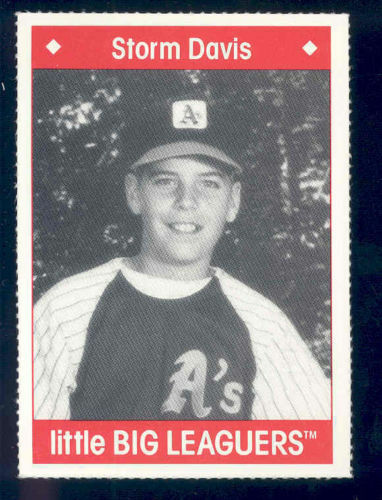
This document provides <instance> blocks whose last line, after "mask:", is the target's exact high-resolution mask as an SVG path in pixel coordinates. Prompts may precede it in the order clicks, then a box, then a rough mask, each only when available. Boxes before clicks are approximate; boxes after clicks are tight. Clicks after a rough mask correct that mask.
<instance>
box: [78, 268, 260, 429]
mask: <svg viewBox="0 0 382 500" xmlns="http://www.w3.org/2000/svg"><path fill="white" fill-rule="evenodd" d="M254 377H255V360H254V357H253V354H252V349H251V344H250V338H249V332H248V330H247V328H246V326H245V325H244V323H243V321H242V320H241V319H240V318H239V316H238V315H237V313H236V311H235V310H234V308H233V306H232V305H231V303H230V302H229V301H228V299H227V298H226V296H225V295H224V293H223V292H222V290H221V287H220V283H219V281H218V279H217V278H212V279H211V281H210V282H209V283H208V284H207V285H206V286H205V287H204V288H203V289H202V290H200V291H199V292H197V293H195V294H193V295H190V296H188V297H184V298H181V299H158V298H155V297H151V296H149V295H145V294H143V293H141V292H140V291H138V290H137V289H136V288H134V287H133V286H132V285H131V284H130V283H129V282H128V281H127V280H126V279H125V277H124V276H123V275H122V273H121V272H119V273H118V274H117V276H116V277H115V279H114V280H113V281H112V282H111V283H110V284H109V285H108V286H107V287H106V289H105V291H104V293H103V295H102V297H101V298H100V300H99V302H98V304H97V307H96V309H95V311H94V313H93V315H92V318H91V320H90V323H89V328H88V334H87V339H86V344H85V350H84V354H83V357H82V360H81V363H80V367H79V370H78V374H77V388H76V390H75V391H74V392H73V394H72V395H71V398H70V410H71V419H72V420H198V419H205V420H232V419H233V420H247V419H250V418H251V406H252V401H253V392H252V383H253V380H254Z"/></svg>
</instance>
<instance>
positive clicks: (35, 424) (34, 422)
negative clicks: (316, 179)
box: [31, 26, 334, 464]
mask: <svg viewBox="0 0 382 500" xmlns="http://www.w3.org/2000/svg"><path fill="white" fill-rule="evenodd" d="M60 28H68V27H60ZM70 28H73V27H70ZM76 28H83V27H76ZM87 28H92V29H94V28H95V27H87ZM113 28H116V29H118V27H113ZM134 28H136V29H140V28H141V27H134ZM150 28H160V29H161V30H164V29H166V28H167V27H165V26H161V27H158V26H156V27H150ZM177 28H178V27H177ZM179 28H180V27H179ZM182 28H183V29H187V28H190V27H182ZM204 28H207V27H204ZM219 28H228V27H219ZM244 28H247V29H248V27H244ZM279 28H281V27H278V28H275V27H273V29H279ZM299 28H300V27H296V28H295V29H299ZM315 28H317V27H315ZM325 28H326V29H327V30H329V47H331V43H330V33H331V28H330V27H325ZM36 29H39V30H42V32H43V31H44V30H50V29H52V27H46V26H44V27H41V26H39V27H32V31H31V34H32V33H33V43H35V41H36V37H35V33H36V32H35V30H36ZM191 29H192V28H191ZM209 29H216V27H214V28H211V27H209ZM54 30H55V31H57V27H54ZM48 35H49V31H48ZM44 36H46V33H45V34H44ZM32 51H33V45H32ZM330 53H331V50H329V59H328V61H327V63H326V64H328V67H327V68H323V67H320V68H298V69H309V70H315V69H316V70H317V69H328V70H329V116H330V119H329V121H330V123H329V136H330V140H329V144H330V146H329V147H330V167H329V168H330V179H329V183H330V194H329V200H330V353H331V359H330V366H331V379H330V382H331V419H330V421H329V420H328V421H311V426H313V425H314V423H316V424H320V422H321V423H323V422H325V423H329V422H330V424H331V436H330V438H331V439H330V441H331V449H330V460H329V461H324V462H322V461H316V462H306V461H305V462H301V461H298V460H297V461H293V460H292V461H288V462H280V461H279V462H277V461H276V462H274V461H273V462H272V461H262V460H258V459H256V460H254V461H252V462H248V461H243V460H239V461H232V460H224V459H223V460H219V461H218V462H219V463H257V464H262V463H305V464H313V463H314V464H318V463H333V440H332V437H333V397H334V395H333V328H332V320H333V316H332V251H333V245H332V241H333V238H332V85H331V69H330V64H331V63H330ZM45 60H46V58H45ZM35 62H36V60H35V59H33V63H32V67H31V106H32V116H31V129H32V135H31V170H32V172H31V173H32V175H31V229H32V242H31V246H32V283H31V288H32V290H31V297H32V301H31V307H32V349H31V351H32V448H33V463H94V462H89V461H87V460H85V461H78V460H77V461H75V460H74V461H73V460H72V459H71V461H67V460H66V461H65V459H64V460H63V461H61V462H57V461H56V462H54V461H50V462H49V461H46V460H45V461H43V462H41V461H40V459H39V458H38V456H39V455H40V451H39V450H38V452H37V456H36V450H35V449H36V446H33V442H34V437H35V430H36V429H35V427H36V428H39V430H40V431H41V428H42V426H45V430H46V429H47V428H48V427H49V425H50V424H53V423H54V422H55V423H56V424H59V425H60V427H62V428H64V427H66V428H68V427H71V426H72V425H73V424H78V425H80V426H81V425H83V424H85V422H75V423H74V422H71V421H53V420H52V421H43V420H35V419H34V390H33V388H34V369H33V367H34V346H33V111H34V110H33V70H34V69H38V68H42V67H51V68H52V69H53V68H54V69H58V68H59V67H65V65H64V66H59V65H57V64H53V63H51V64H50V65H49V64H48V65H45V66H41V65H37V66H36V64H35ZM324 65H325V64H324ZM227 66H229V63H227V62H225V67H224V68H219V67H218V66H217V65H212V66H211V64H210V67H206V66H205V64H200V65H199V66H198V69H231V67H227ZM268 66H269V67H263V68H241V67H235V68H232V69H236V70H240V69H257V70H262V69H279V70H286V69H294V70H297V68H295V67H293V68H292V67H288V68H284V67H280V68H275V67H272V64H268ZM321 66H322V64H321ZM186 67H187V68H188V66H186ZM68 69H69V68H68ZM71 69H75V68H74V67H72V68H71ZM84 69H85V68H84ZM86 69H89V70H90V69H96V68H94V67H93V66H92V67H89V66H87V67H86ZM105 69H106V68H105ZM107 69H112V68H107ZM116 69H117V68H116ZM131 69H134V68H133V67H131ZM147 69H158V66H155V64H154V65H153V64H152V65H151V66H150V68H147ZM163 69H164V68H163ZM177 69H181V68H180V67H177ZM183 69H184V68H183ZM248 422H251V421H245V423H246V424H248ZM256 422H257V423H260V425H257V427H259V426H260V427H261V426H262V425H263V427H265V426H269V425H271V426H272V424H273V423H275V422H277V421H273V420H261V421H256ZM280 422H281V423H280V427H282V425H283V424H293V425H295V426H296V427H298V426H299V425H301V424H303V423H304V424H307V421H305V422H302V421H280ZM110 423H112V422H110ZM130 423H131V422H118V424H119V425H120V424H130ZM151 423H153V422H151ZM188 423H189V422H188ZM93 424H98V425H99V424H100V423H99V422H97V423H96V422H93ZM103 424H105V423H103ZM114 424H116V423H114ZM172 424H174V423H172ZM200 424H201V423H200V422H199V421H192V425H193V427H200ZM214 424H215V425H216V424H217V422H215V423H214ZM264 424H265V425H264ZM139 425H142V422H140V423H139ZM161 425H163V422H161ZM226 426H227V422H226V421H223V422H221V427H222V428H223V427H226ZM266 428H268V427H266ZM36 458H37V461H36ZM289 458H290V457H289ZM326 460H328V457H327V458H326ZM198 461H199V459H198ZM202 462H204V463H211V464H212V463H217V462H216V461H215V462H210V461H207V462H206V461H204V460H202ZM97 463H118V460H115V459H114V460H112V459H109V460H108V461H107V462H105V461H102V460H101V461H97ZM121 463H126V462H121ZM129 463H137V462H134V461H133V462H129ZM138 463H141V462H139V461H138ZM145 463H153V464H154V463H174V461H171V460H170V461H166V460H163V458H162V460H160V461H159V462H158V460H156V461H153V460H152V459H150V460H147V461H145ZM176 463H195V460H194V461H190V460H184V458H183V459H182V461H177V462H176Z"/></svg>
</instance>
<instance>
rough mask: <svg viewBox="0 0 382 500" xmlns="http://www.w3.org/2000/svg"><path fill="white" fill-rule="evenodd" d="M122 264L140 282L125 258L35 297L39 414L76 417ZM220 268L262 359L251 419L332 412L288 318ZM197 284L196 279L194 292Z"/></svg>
mask: <svg viewBox="0 0 382 500" xmlns="http://www.w3.org/2000/svg"><path fill="white" fill-rule="evenodd" d="M119 271H122V273H123V274H124V276H125V278H126V279H127V280H128V281H130V283H131V284H133V286H136V287H137V288H138V289H139V288H140V281H141V280H140V279H139V277H138V278H137V275H138V274H139V273H135V276H134V273H133V276H131V273H129V272H128V271H127V269H126V265H125V263H124V259H122V258H120V259H114V260H112V261H110V262H108V263H106V264H103V265H101V266H99V267H97V268H94V269H91V270H89V271H86V272H84V273H80V274H78V275H75V276H72V277H69V278H67V279H65V280H63V281H61V282H60V283H58V284H57V285H56V286H54V287H53V288H52V289H51V290H49V291H48V292H47V293H46V294H45V295H44V296H43V297H42V298H41V299H40V300H39V301H38V302H37V304H36V306H35V309H34V337H33V338H34V364H33V367H34V416H35V418H37V419H70V418H71V415H70V396H71V394H72V393H73V392H74V391H75V390H76V386H77V374H78V369H79V366H80V363H81V360H82V357H83V354H84V347H85V343H86V339H87V334H88V327H89V324H90V320H91V318H92V316H93V313H94V311H95V309H96V307H97V304H98V302H99V301H100V298H101V296H102V295H103V293H104V291H105V289H106V287H107V286H108V285H109V284H110V283H111V282H112V280H113V279H114V278H115V277H116V275H117V274H118V272H119ZM214 274H215V276H216V278H217V279H218V280H219V283H220V286H221V289H222V291H223V293H224V295H225V296H226V298H227V299H228V301H229V302H230V303H231V304H232V306H233V308H234V310H235V311H236V313H237V315H238V316H239V318H241V320H242V321H243V322H244V324H245V325H246V327H247V330H248V334H249V337H250V338H249V340H250V346H251V348H252V353H253V357H254V359H255V363H256V372H255V377H254V380H253V381H252V391H253V403H252V408H251V418H252V419H271V420H280V419H288V420H298V419H306V420H309V419H329V418H330V384H329V381H328V379H327V378H326V377H325V375H324V374H323V372H322V370H321V368H320V366H319V365H318V363H317V361H316V360H315V358H314V356H313V355H312V354H311V352H310V350H309V348H308V347H307V345H306V344H305V342H304V341H303V340H302V338H301V337H300V336H299V334H298V333H297V331H296V330H295V328H294V327H293V325H292V324H291V322H290V321H289V320H288V318H287V317H286V316H285V315H284V314H283V313H282V311H281V310H280V309H279V308H278V307H277V306H275V305H274V304H273V303H272V302H271V301H269V300H268V299H266V298H265V297H263V296H262V295H261V294H259V293H257V292H255V291H254V290H252V289H251V288H249V287H247V286H246V285H244V284H243V283H241V282H240V281H238V280H236V279H234V278H233V277H231V276H230V275H229V274H228V273H226V272H224V271H223V270H221V269H214ZM142 279H143V281H144V280H145V279H147V278H145V275H142ZM152 279H154V278H152ZM158 281H159V283H160V282H161V281H162V282H165V281H169V280H160V279H158ZM173 283H174V282H173ZM205 283H206V281H205V280H204V282H200V285H198V286H199V287H202V286H204V285H205ZM159 288H161V287H160V286H159ZM171 288H175V287H169V289H170V291H169V293H170V294H171V293H173V290H171ZM185 288H186V289H187V284H185ZM141 291H142V290H141ZM143 291H144V289H143ZM194 291H195V287H193V289H192V286H191V288H190V290H189V293H193V292H194ZM183 293H186V294H187V291H186V292H183ZM132 307H134V305H132ZM232 335H234V332H232Z"/></svg>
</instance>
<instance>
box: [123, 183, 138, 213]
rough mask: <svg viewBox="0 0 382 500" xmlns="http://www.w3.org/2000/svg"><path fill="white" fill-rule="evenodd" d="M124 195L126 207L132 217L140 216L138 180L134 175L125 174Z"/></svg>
mask: <svg viewBox="0 0 382 500" xmlns="http://www.w3.org/2000/svg"><path fill="white" fill-rule="evenodd" d="M125 193H126V201H127V206H128V207H129V209H130V210H131V211H132V212H133V214H134V215H140V213H141V202H140V196H139V185H138V179H137V177H136V176H135V175H134V174H127V175H126V178H125Z"/></svg>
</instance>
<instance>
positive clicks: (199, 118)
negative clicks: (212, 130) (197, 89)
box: [172, 100, 207, 129]
mask: <svg viewBox="0 0 382 500" xmlns="http://www.w3.org/2000/svg"><path fill="white" fill-rule="evenodd" d="M172 124H173V126H174V127H175V128H194V129H204V128H206V127H207V105H206V102H205V101H197V100H189V101H175V102H174V103H173V105H172Z"/></svg>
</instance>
